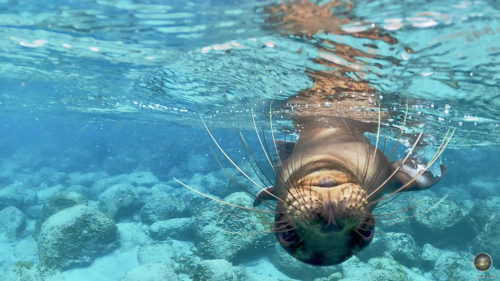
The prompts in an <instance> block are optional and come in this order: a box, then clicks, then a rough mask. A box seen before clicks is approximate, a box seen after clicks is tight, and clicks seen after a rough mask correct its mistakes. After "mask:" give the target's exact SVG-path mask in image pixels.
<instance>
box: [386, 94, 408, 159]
mask: <svg viewBox="0 0 500 281" xmlns="http://www.w3.org/2000/svg"><path fill="white" fill-rule="evenodd" d="M405 106H406V109H405V117H404V118H403V126H401V130H400V131H399V136H398V138H397V141H396V145H395V146H394V148H393V149H392V152H391V156H390V157H389V159H390V161H392V158H393V157H394V154H395V153H396V150H397V149H398V146H399V140H400V139H401V137H402V136H403V133H404V131H405V126H406V118H407V117H408V100H406V103H405Z"/></svg>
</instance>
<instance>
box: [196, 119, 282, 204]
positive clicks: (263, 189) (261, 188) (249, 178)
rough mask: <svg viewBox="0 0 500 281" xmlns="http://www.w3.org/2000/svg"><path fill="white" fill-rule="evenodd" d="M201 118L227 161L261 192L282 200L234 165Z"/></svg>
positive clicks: (202, 120) (203, 121)
mask: <svg viewBox="0 0 500 281" xmlns="http://www.w3.org/2000/svg"><path fill="white" fill-rule="evenodd" d="M200 118H201V122H202V123H203V126H204V127H205V129H206V131H207V132H208V134H209V135H210V138H212V141H213V142H214V143H215V145H216V146H217V148H219V150H220V151H221V152H222V154H223V155H224V156H225V157H226V159H227V160H229V162H230V163H231V164H232V165H233V166H234V167H235V168H236V169H237V170H238V171H239V172H240V173H241V174H242V175H243V176H245V177H246V178H247V179H248V180H249V181H250V182H252V183H253V184H254V185H255V186H257V187H258V188H260V190H262V191H263V192H266V193H267V194H268V195H270V196H271V197H273V198H275V199H277V200H281V199H280V198H279V197H277V196H276V195H274V194H272V193H271V192H269V191H267V190H266V189H265V188H264V187H263V186H261V185H260V184H258V183H257V182H256V181H255V180H253V179H252V178H251V177H250V176H248V175H247V174H246V173H245V172H244V171H243V170H242V169H241V168H240V167H239V166H238V165H237V164H236V163H234V161H233V159H231V157H229V155H227V153H226V152H225V151H224V149H222V147H221V146H220V145H219V143H218V142H217V140H216V139H215V137H214V136H213V134H212V132H211V131H210V129H209V128H208V126H207V124H206V123H205V120H204V119H203V116H201V115H200Z"/></svg>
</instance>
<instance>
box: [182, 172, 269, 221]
mask: <svg viewBox="0 0 500 281" xmlns="http://www.w3.org/2000/svg"><path fill="white" fill-rule="evenodd" d="M173 180H174V181H176V182H177V183H179V184H181V185H182V186H184V187H185V188H187V189H189V190H191V191H193V192H195V193H197V194H199V195H201V196H203V197H206V198H208V199H210V200H212V201H215V202H217V203H220V204H223V205H226V206H230V207H234V208H238V209H241V210H246V211H251V212H257V213H265V214H276V212H275V211H266V210H259V209H253V208H247V207H244V206H240V205H236V204H233V203H229V202H226V201H224V200H220V199H218V198H215V197H213V196H210V195H208V194H205V193H203V192H201V191H199V190H197V189H195V188H193V187H191V186H189V185H187V184H185V183H183V182H182V181H180V180H178V179H177V178H175V177H174V178H173Z"/></svg>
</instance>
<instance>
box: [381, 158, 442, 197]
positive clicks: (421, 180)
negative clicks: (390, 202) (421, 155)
mask: <svg viewBox="0 0 500 281" xmlns="http://www.w3.org/2000/svg"><path fill="white" fill-rule="evenodd" d="M401 162H402V160H397V161H395V162H394V163H392V165H391V166H392V169H393V171H394V170H396V169H398V167H400V166H401ZM440 168H441V175H439V176H435V175H433V174H432V173H431V172H430V171H429V170H427V171H425V172H424V173H423V174H422V175H420V176H418V174H420V173H421V172H422V170H423V169H425V165H422V164H416V163H409V164H406V163H405V164H403V165H402V166H401V168H399V170H398V171H397V172H396V174H395V175H394V178H393V179H394V181H396V182H397V183H399V184H401V185H405V184H407V183H408V182H410V181H412V180H413V179H414V178H415V177H417V176H418V177H417V178H416V179H415V180H413V182H412V183H411V184H409V185H408V186H407V187H406V188H405V189H404V190H405V191H413V190H421V189H426V188H429V187H431V186H433V185H434V184H436V183H437V182H439V181H440V180H441V179H442V178H443V177H444V175H445V174H446V170H447V169H446V166H445V165H441V166H440Z"/></svg>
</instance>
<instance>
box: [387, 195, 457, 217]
mask: <svg viewBox="0 0 500 281" xmlns="http://www.w3.org/2000/svg"><path fill="white" fill-rule="evenodd" d="M446 198H448V194H446V195H445V196H443V198H441V199H439V201H438V202H436V203H435V204H434V205H432V206H430V207H429V208H427V209H426V210H424V211H422V212H419V213H417V214H414V215H411V216H404V217H394V218H392V219H384V220H386V221H398V220H407V219H411V218H416V217H418V216H421V215H424V214H427V213H429V212H430V211H432V210H433V209H435V208H436V207H437V206H438V205H439V204H441V203H442V202H443V201H444V200H445V199H446ZM422 201H423V200H422ZM417 204H418V203H416V204H414V205H413V206H411V207H412V208H411V209H414V208H415V207H416V206H417ZM411 209H409V210H411Z"/></svg>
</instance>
